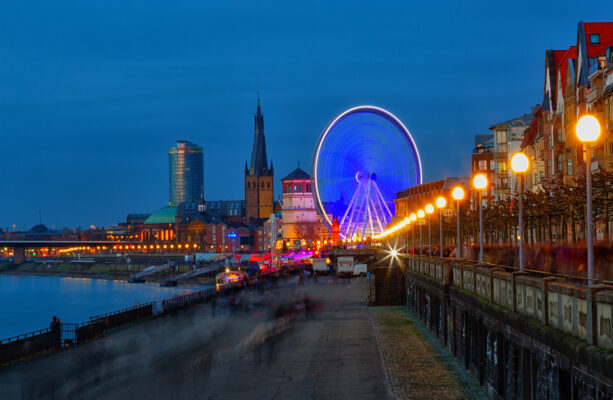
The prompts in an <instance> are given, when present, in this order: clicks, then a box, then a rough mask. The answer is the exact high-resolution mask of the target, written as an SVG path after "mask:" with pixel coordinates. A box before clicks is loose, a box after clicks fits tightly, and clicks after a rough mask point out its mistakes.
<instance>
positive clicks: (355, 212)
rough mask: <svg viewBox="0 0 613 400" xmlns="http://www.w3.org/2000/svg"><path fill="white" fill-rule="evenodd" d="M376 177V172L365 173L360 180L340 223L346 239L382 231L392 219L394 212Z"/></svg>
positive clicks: (342, 233)
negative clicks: (388, 204)
mask: <svg viewBox="0 0 613 400" xmlns="http://www.w3.org/2000/svg"><path fill="white" fill-rule="evenodd" d="M374 178H375V174H365V175H362V176H361V178H360V179H359V181H358V182H359V183H358V187H357V188H356V190H355V192H354V194H353V196H352V198H351V202H350V203H349V206H348V207H347V209H346V210H345V214H344V215H343V218H342V220H341V223H340V230H341V235H342V236H343V238H345V239H349V240H351V239H353V238H355V236H356V235H358V236H359V237H360V238H363V237H368V236H372V235H375V234H378V233H381V232H383V231H384V230H385V225H387V223H388V222H389V221H390V220H391V217H392V213H391V212H390V210H389V207H388V206H387V204H386V203H385V199H384V198H383V195H382V194H381V191H380V190H379V188H378V186H377V183H376V182H375V179H374ZM347 216H349V218H347ZM375 222H376V224H375Z"/></svg>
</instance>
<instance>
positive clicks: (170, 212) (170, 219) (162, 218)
mask: <svg viewBox="0 0 613 400" xmlns="http://www.w3.org/2000/svg"><path fill="white" fill-rule="evenodd" d="M176 217H177V207H174V206H168V207H163V208H160V209H159V210H157V211H156V212H154V213H153V214H151V215H150V216H149V217H148V218H147V219H146V220H145V225H152V224H174V223H175V218H176Z"/></svg>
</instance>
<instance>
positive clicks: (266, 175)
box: [245, 98, 274, 223]
mask: <svg viewBox="0 0 613 400" xmlns="http://www.w3.org/2000/svg"><path fill="white" fill-rule="evenodd" d="M254 119H255V135H254V138H253V149H252V151H251V162H250V163H249V165H247V162H245V214H246V215H245V219H246V220H247V222H248V223H251V222H252V221H254V220H258V219H267V218H269V217H270V214H272V213H273V211H274V197H273V177H274V169H273V166H272V160H271V161H270V167H269V166H268V160H267V157H266V140H265V138H264V116H263V115H262V110H261V109H260V99H259V98H258V108H257V112H256V114H255V118H254Z"/></svg>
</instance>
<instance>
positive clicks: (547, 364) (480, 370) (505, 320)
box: [370, 251, 613, 400]
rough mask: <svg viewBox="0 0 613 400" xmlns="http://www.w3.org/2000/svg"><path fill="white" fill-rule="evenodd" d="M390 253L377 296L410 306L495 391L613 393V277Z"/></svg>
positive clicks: (501, 394)
mask: <svg viewBox="0 0 613 400" xmlns="http://www.w3.org/2000/svg"><path fill="white" fill-rule="evenodd" d="M385 253H386V252H383V251H382V252H381V254H379V255H378V256H377V261H376V262H375V263H374V264H373V265H371V266H370V269H371V274H372V275H371V276H372V279H371V299H370V300H371V303H372V304H382V303H385V302H386V301H387V302H388V304H389V301H391V302H392V303H395V304H398V305H401V304H402V305H406V306H408V308H409V309H410V310H411V311H412V312H413V313H414V314H415V315H416V316H417V318H419V319H421V320H422V321H423V322H424V323H425V324H426V325H427V327H428V328H429V329H430V330H431V331H432V332H433V334H434V335H435V336H436V337H437V338H438V340H439V341H440V342H441V344H442V345H444V346H446V347H447V348H448V349H449V351H450V352H451V353H452V354H453V355H454V356H455V357H456V358H457V359H458V361H460V362H461V364H462V366H463V367H464V368H465V369H467V370H468V371H469V372H470V373H471V374H472V375H473V376H474V377H475V378H476V379H477V380H478V382H479V383H480V384H481V385H482V386H483V387H484V388H485V389H486V391H487V392H488V394H489V396H490V397H491V398H496V399H497V398H507V399H509V398H512V399H572V400H575V399H577V400H579V399H611V398H613V375H611V371H613V356H612V354H613V336H612V330H613V329H612V328H613V326H612V321H613V282H604V283H601V284H596V285H587V283H586V281H585V280H582V278H577V277H565V276H559V275H554V274H548V273H544V272H540V271H519V270H517V269H514V268H511V267H505V266H499V265H491V264H483V263H477V262H475V261H468V260H457V259H446V258H438V257H421V256H412V255H404V254H403V255H393V256H390V254H389V253H387V254H385Z"/></svg>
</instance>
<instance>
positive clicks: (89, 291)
mask: <svg viewBox="0 0 613 400" xmlns="http://www.w3.org/2000/svg"><path fill="white" fill-rule="evenodd" d="M205 287H206V286H190V287H160V286H158V284H155V283H128V282H126V281H119V280H106V279H90V278H68V277H58V276H37V275H4V274H3V275H0V339H3V338H7V337H9V336H15V335H20V334H22V333H26V332H31V331H34V330H38V329H43V328H47V327H48V326H49V323H50V322H51V317H52V316H53V315H57V316H58V317H59V318H60V319H61V320H62V322H82V321H87V320H88V319H89V317H90V316H92V315H97V314H103V313H106V312H109V311H114V310H118V309H121V308H125V307H130V306H133V305H136V304H139V303H146V302H148V301H153V300H160V299H165V298H169V297H172V296H176V295H179V294H185V293H189V292H191V291H194V290H202V289H204V288H205Z"/></svg>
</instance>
